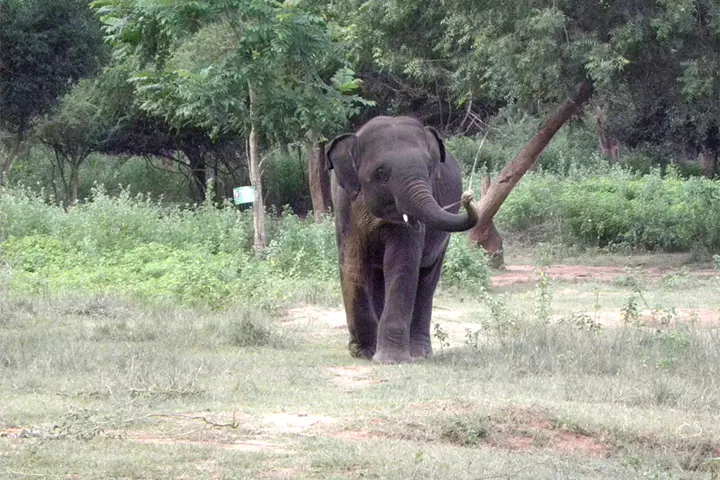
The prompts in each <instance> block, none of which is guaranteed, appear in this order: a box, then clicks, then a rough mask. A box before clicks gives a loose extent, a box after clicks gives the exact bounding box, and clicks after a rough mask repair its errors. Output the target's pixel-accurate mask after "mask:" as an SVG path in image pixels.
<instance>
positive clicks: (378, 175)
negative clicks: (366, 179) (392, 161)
mask: <svg viewBox="0 0 720 480" xmlns="http://www.w3.org/2000/svg"><path fill="white" fill-rule="evenodd" d="M373 180H374V181H376V182H380V183H387V182H388V180H390V169H389V168H387V167H383V166H381V167H378V168H376V169H375V171H374V172H373Z"/></svg>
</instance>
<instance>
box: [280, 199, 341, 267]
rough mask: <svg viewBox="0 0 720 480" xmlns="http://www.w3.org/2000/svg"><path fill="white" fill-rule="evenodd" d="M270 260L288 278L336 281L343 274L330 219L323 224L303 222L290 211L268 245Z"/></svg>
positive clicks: (310, 220)
mask: <svg viewBox="0 0 720 480" xmlns="http://www.w3.org/2000/svg"><path fill="white" fill-rule="evenodd" d="M267 259H268V262H269V264H270V266H271V267H272V268H273V269H275V270H277V271H279V272H281V274H282V275H284V276H287V277H292V278H307V277H315V278H320V279H328V280H329V279H335V278H336V277H337V276H338V272H339V266H338V255H337V248H336V246H335V224H334V223H333V222H332V221H330V219H329V218H328V219H326V220H325V221H324V222H322V223H319V224H318V223H315V222H314V221H313V218H312V217H308V218H307V219H306V220H301V219H300V218H298V217H297V216H295V215H292V214H291V213H290V212H289V210H288V211H286V212H285V215H283V223H282V228H281V229H280V230H279V231H278V232H277V234H276V235H275V238H273V240H272V241H271V242H270V244H269V245H268V249H267Z"/></svg>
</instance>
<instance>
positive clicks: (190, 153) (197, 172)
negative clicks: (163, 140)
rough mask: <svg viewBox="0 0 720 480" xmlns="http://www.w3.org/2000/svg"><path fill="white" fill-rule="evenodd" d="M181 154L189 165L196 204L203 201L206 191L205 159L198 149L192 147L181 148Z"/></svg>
mask: <svg viewBox="0 0 720 480" xmlns="http://www.w3.org/2000/svg"><path fill="white" fill-rule="evenodd" d="M183 153H185V156H186V157H187V159H188V162H189V163H190V174H191V177H192V180H193V185H192V186H193V187H194V188H193V190H195V192H196V195H195V198H196V199H197V201H198V203H202V202H204V201H205V191H206V190H207V172H206V169H205V167H206V166H205V157H204V156H203V154H202V152H201V151H200V149H199V148H197V147H196V146H194V145H189V144H186V145H184V146H183Z"/></svg>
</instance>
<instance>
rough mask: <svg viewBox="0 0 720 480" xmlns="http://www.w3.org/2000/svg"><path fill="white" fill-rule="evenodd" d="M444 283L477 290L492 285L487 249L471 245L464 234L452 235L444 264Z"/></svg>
mask: <svg viewBox="0 0 720 480" xmlns="http://www.w3.org/2000/svg"><path fill="white" fill-rule="evenodd" d="M443 284H447V285H451V286H456V287H460V288H462V289H463V290H477V289H483V288H487V287H488V286H489V285H490V267H489V266H488V258H487V253H486V252H485V250H482V249H480V248H477V247H475V246H473V245H470V242H469V241H468V239H467V237H466V236H464V235H459V234H456V235H451V236H450V245H449V247H448V250H447V253H446V254H445V263H444V264H443Z"/></svg>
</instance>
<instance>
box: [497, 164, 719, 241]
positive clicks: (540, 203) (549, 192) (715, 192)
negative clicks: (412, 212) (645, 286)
mask: <svg viewBox="0 0 720 480" xmlns="http://www.w3.org/2000/svg"><path fill="white" fill-rule="evenodd" d="M498 225H499V228H501V230H503V231H505V232H506V233H507V234H509V235H521V234H523V232H525V233H527V232H528V230H529V229H531V230H532V233H533V237H532V238H533V240H534V241H564V242H566V243H568V244H580V245H586V246H602V247H604V246H610V245H618V244H622V245H628V246H629V247H631V248H640V249H658V250H666V251H678V250H688V249H690V248H692V246H693V245H697V246H701V247H703V248H706V249H708V250H710V251H713V250H716V249H717V248H720V241H719V239H720V227H719V225H720V184H718V183H717V182H714V181H711V180H707V179H704V178H689V179H687V180H685V179H682V178H680V176H679V175H677V173H676V172H675V171H674V170H672V169H671V170H670V171H669V173H668V174H667V175H665V176H663V175H661V173H660V172H659V171H658V170H653V171H652V172H651V173H649V174H647V175H636V174H633V173H630V172H628V171H626V170H622V169H609V170H607V171H606V172H605V173H600V172H597V173H590V174H587V175H581V174H580V173H579V172H578V173H577V174H573V175H571V176H570V177H560V176H557V175H552V174H546V173H533V172H531V173H529V174H528V175H527V176H526V177H525V178H524V179H523V181H522V182H521V183H520V184H519V186H518V187H517V188H516V189H515V191H513V193H512V194H511V195H510V196H509V197H508V199H507V200H506V202H505V203H504V205H503V207H502V208H501V209H500V212H499V214H498Z"/></svg>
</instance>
